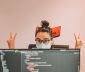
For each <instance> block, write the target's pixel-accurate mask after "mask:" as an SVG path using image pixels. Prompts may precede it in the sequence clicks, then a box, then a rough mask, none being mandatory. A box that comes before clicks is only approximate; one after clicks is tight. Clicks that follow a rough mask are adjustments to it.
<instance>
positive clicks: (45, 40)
mask: <svg viewBox="0 0 85 72" xmlns="http://www.w3.org/2000/svg"><path fill="white" fill-rule="evenodd" d="M35 41H36V46H37V48H43V49H49V48H51V44H52V40H51V36H50V33H48V32H38V33H37V35H36V37H35Z"/></svg>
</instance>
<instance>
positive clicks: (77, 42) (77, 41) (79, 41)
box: [74, 34, 83, 48]
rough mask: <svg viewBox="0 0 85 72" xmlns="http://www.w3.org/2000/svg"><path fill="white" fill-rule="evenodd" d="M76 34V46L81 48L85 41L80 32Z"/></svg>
mask: <svg viewBox="0 0 85 72" xmlns="http://www.w3.org/2000/svg"><path fill="white" fill-rule="evenodd" d="M74 36H75V48H81V47H82V45H83V42H82V40H81V38H80V34H79V35H76V34H74Z"/></svg>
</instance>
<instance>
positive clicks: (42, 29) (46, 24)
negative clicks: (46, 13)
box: [35, 20, 52, 39]
mask: <svg viewBox="0 0 85 72" xmlns="http://www.w3.org/2000/svg"><path fill="white" fill-rule="evenodd" d="M38 32H48V33H50V36H51V39H52V29H51V28H50V27H49V22H48V21H46V20H42V21H41V27H38V29H37V30H36V33H35V36H36V35H37V33H38Z"/></svg>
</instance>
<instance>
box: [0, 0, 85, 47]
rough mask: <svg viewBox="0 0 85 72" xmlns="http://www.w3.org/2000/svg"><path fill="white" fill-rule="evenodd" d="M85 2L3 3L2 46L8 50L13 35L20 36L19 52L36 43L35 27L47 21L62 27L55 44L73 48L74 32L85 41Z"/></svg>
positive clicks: (0, 15) (0, 21)
mask: <svg viewBox="0 0 85 72" xmlns="http://www.w3.org/2000/svg"><path fill="white" fill-rule="evenodd" d="M84 3H85V0H0V45H1V48H2V47H3V48H7V43H6V40H7V39H8V36H9V33H10V32H17V33H18V36H17V38H16V48H23V47H24V48H27V47H28V44H29V43H34V42H35V41H34V37H35V36H34V33H35V27H36V26H38V25H39V24H40V21H41V20H43V19H46V20H48V21H49V22H50V25H51V26H52V27H53V26H58V25H61V26H62V31H61V37H60V38H56V39H55V43H56V44H69V45H70V47H74V32H76V33H80V34H81V37H82V38H83V40H85V37H84V36H85V33H84V30H85V29H84V26H85V24H84V23H85V5H84Z"/></svg>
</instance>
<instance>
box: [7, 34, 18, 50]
mask: <svg viewBox="0 0 85 72" xmlns="http://www.w3.org/2000/svg"><path fill="white" fill-rule="evenodd" d="M16 36H17V33H15V34H14V36H13V35H12V33H10V36H9V39H8V40H7V44H8V48H9V49H14V48H15V39H16Z"/></svg>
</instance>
